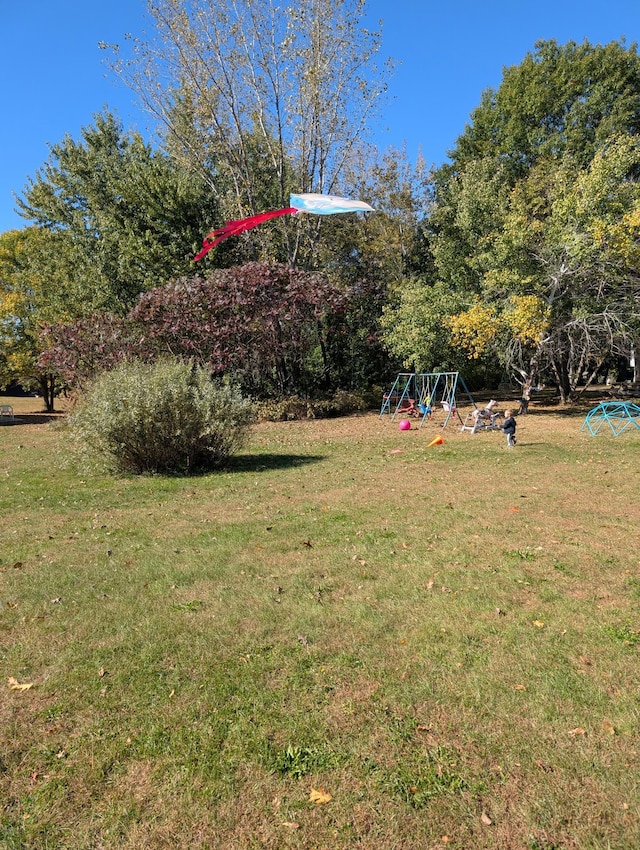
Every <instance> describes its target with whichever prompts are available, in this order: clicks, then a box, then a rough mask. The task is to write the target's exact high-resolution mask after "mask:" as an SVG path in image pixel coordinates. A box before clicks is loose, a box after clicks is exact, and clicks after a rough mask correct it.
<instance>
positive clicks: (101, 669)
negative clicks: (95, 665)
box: [98, 667, 107, 679]
mask: <svg viewBox="0 0 640 850" xmlns="http://www.w3.org/2000/svg"><path fill="white" fill-rule="evenodd" d="M106 675H107V671H106V670H105V669H104V667H101V668H100V669H99V670H98V676H100V678H101V679H102V678H104V676H106Z"/></svg>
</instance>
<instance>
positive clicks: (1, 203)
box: [0, 0, 640, 232]
mask: <svg viewBox="0 0 640 850" xmlns="http://www.w3.org/2000/svg"><path fill="white" fill-rule="evenodd" d="M368 8H369V14H370V17H371V19H372V20H373V21H377V20H378V19H382V21H383V36H384V38H383V49H382V56H383V57H386V56H391V57H393V58H394V59H395V60H396V61H397V63H398V65H397V68H396V71H395V74H394V77H393V79H392V81H391V100H390V103H389V105H388V108H387V110H386V113H385V115H384V121H383V129H381V131H380V132H379V133H378V134H377V141H378V143H379V145H380V146H381V147H386V146H387V145H394V146H396V147H399V146H401V145H402V144H403V143H405V142H406V145H407V151H408V153H409V156H410V157H411V158H412V159H413V158H415V156H416V154H417V151H418V149H419V148H421V149H422V153H423V155H424V157H425V159H426V160H427V162H428V163H436V164H439V163H441V162H442V161H443V160H444V159H445V158H446V153H447V150H448V149H450V148H451V147H452V146H453V145H454V143H455V141H456V138H457V137H458V136H459V135H460V133H461V132H462V131H463V129H464V127H465V124H466V123H467V121H468V118H469V113H470V112H471V110H472V109H473V108H474V107H475V106H477V105H478V103H479V100H480V94H481V92H482V91H483V89H485V88H487V87H488V86H492V87H497V86H498V85H499V83H500V80H501V77H502V69H503V68H504V67H505V66H509V65H515V64H519V63H520V62H521V60H522V59H523V57H524V55H525V53H526V52H527V51H529V50H532V49H533V46H534V43H535V42H536V41H537V40H539V39H550V38H555V39H556V40H557V41H558V42H560V43H565V42H567V41H569V40H573V41H578V42H581V41H583V40H584V39H585V38H586V39H588V40H589V41H591V42H592V43H600V44H604V43H607V42H609V41H612V40H614V39H620V38H622V37H625V38H626V40H627V43H628V44H631V43H634V42H636V41H639V42H640V0H535V2H531V0H526V2H525V0H485V2H483V3H482V2H478V0H458V2H457V3H444V2H443V0H369V2H368ZM145 9H146V3H145V0H55V2H46V3H45V2H44V0H29V2H28V3H27V4H19V3H16V2H15V0H0V115H1V116H2V132H0V232H2V231H4V230H8V229H11V228H14V227H18V228H19V227H24V226H25V225H26V224H27V222H25V221H24V219H22V218H20V217H19V216H18V215H17V213H15V212H14V206H15V201H14V197H13V194H14V193H17V194H21V192H22V190H23V188H24V186H25V184H26V181H27V178H28V177H30V176H33V175H35V172H36V170H37V169H38V168H40V167H41V166H42V164H43V163H44V162H45V161H46V159H47V157H48V155H49V149H48V144H51V143H55V142H59V141H61V140H62V138H63V137H64V136H65V134H67V133H69V134H70V135H71V136H72V137H73V138H76V139H77V138H79V135H80V128H81V127H83V126H86V125H88V124H91V123H92V122H93V116H94V115H95V114H96V113H97V112H100V111H101V110H102V109H103V108H104V107H105V106H108V107H109V108H111V109H113V110H115V111H117V113H118V115H119V116H120V118H121V119H122V121H123V123H124V125H125V127H126V128H127V129H134V128H135V129H138V130H140V131H141V132H143V133H144V132H145V130H146V128H147V125H148V121H147V117H146V116H145V115H144V114H141V113H140V112H138V111H137V110H136V105H135V97H134V95H133V94H132V93H131V92H130V91H129V90H128V89H126V88H124V87H123V86H121V85H120V84H118V83H117V81H115V80H114V79H113V77H112V75H111V74H110V72H109V71H108V69H107V68H106V67H105V66H104V65H103V60H104V58H105V56H104V53H103V52H102V51H100V50H99V49H98V42H99V41H106V42H122V40H123V35H124V34H125V33H127V32H131V33H133V34H134V35H139V34H140V33H141V31H142V30H143V29H144V26H145Z"/></svg>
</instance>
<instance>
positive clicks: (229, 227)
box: [193, 207, 298, 263]
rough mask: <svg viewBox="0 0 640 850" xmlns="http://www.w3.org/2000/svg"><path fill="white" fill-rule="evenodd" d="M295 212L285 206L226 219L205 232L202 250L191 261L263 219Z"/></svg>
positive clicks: (201, 256) (292, 208)
mask: <svg viewBox="0 0 640 850" xmlns="http://www.w3.org/2000/svg"><path fill="white" fill-rule="evenodd" d="M296 212H298V210H297V209H296V208H295V207H286V208H285V209H282V210H271V212H263V213H258V215H251V216H249V218H239V219H237V220H236V221H228V222H227V223H226V224H223V225H222V227H219V228H218V229H217V230H212V231H211V233H207V235H206V236H205V237H204V240H203V242H202V250H201V251H199V252H198V253H197V254H196V255H195V257H194V258H193V262H194V263H197V262H198V260H201V259H202V258H203V257H206V255H207V254H208V253H209V251H210V250H211V249H212V248H213V247H215V246H216V245H217V244H218V243H219V242H222V240H223V239H227V238H228V237H229V236H237V235H238V234H239V233H244V231H245V230H251V228H252V227H257V226H258V225H259V224H262V222H263V221H269V219H270V218H276V216H279V215H293V214H294V213H296Z"/></svg>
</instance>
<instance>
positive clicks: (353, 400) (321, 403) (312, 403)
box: [258, 390, 367, 422]
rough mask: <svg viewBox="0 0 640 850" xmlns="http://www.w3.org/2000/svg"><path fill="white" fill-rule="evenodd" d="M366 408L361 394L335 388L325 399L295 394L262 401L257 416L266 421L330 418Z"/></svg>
mask: <svg viewBox="0 0 640 850" xmlns="http://www.w3.org/2000/svg"><path fill="white" fill-rule="evenodd" d="M366 409H367V403H366V401H365V399H364V398H363V397H362V396H361V395H358V394H356V393H350V392H346V391H345V390H337V391H336V392H335V393H334V395H333V396H331V397H330V398H326V399H305V398H300V396H297V395H295V396H285V397H284V398H280V399H271V400H269V401H263V402H261V403H260V404H259V407H258V417H259V418H260V419H262V420H263V421H267V422H286V421H289V420H293V419H330V418H332V417H334V416H348V415H349V414H351V413H356V412H358V411H362V410H366Z"/></svg>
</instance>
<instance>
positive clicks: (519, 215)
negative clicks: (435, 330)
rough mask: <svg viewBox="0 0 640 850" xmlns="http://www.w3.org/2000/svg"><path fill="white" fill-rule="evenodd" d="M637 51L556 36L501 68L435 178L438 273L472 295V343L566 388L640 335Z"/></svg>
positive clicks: (467, 325)
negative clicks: (495, 85)
mask: <svg viewBox="0 0 640 850" xmlns="http://www.w3.org/2000/svg"><path fill="white" fill-rule="evenodd" d="M639 115H640V60H639V59H638V56H637V54H636V51H635V47H632V48H630V49H629V50H627V49H626V48H625V47H624V45H623V44H619V43H616V42H614V43H612V44H610V45H607V46H606V47H592V46H590V45H588V44H587V43H585V44H583V45H581V46H578V45H575V44H573V43H570V44H568V45H566V46H565V47H559V46H558V45H557V44H556V43H555V42H541V43H539V44H538V45H537V46H536V52H535V54H530V55H528V56H527V57H526V58H525V60H524V61H523V63H522V64H521V65H520V66H518V67H516V68H510V69H507V70H506V71H505V74H504V77H503V81H502V84H501V86H500V88H499V89H498V91H497V92H486V93H485V94H484V95H483V99H482V102H481V105H480V106H479V107H478V109H477V110H476V111H475V112H474V113H473V115H472V118H473V123H472V125H471V126H470V127H468V128H467V129H466V130H465V132H464V133H463V135H462V136H461V137H460V139H459V140H458V144H457V146H456V149H455V150H454V151H453V152H452V155H451V158H452V163H451V164H450V165H447V166H443V167H442V168H441V169H440V170H439V171H438V172H437V174H436V179H435V210H434V213H433V215H432V217H431V221H430V226H431V228H432V241H431V244H432V250H433V256H434V261H435V264H436V269H437V274H438V277H440V279H441V280H442V281H443V282H445V283H446V284H447V285H448V286H449V287H450V288H451V289H454V290H455V291H457V292H458V293H460V294H462V295H464V297H465V298H466V301H467V304H466V309H464V310H462V311H461V312H460V313H459V314H458V315H457V316H455V317H454V318H453V319H452V321H451V323H450V324H451V328H452V331H453V333H454V341H455V342H457V344H459V345H466V346H467V349H468V350H469V353H470V355H471V356H472V357H478V356H479V355H484V354H488V353H489V352H493V353H494V354H495V355H497V356H499V357H500V358H501V360H502V362H503V363H504V365H505V366H507V367H510V368H511V369H512V370H514V371H515V372H516V374H517V376H518V377H519V378H520V379H521V380H522V381H523V382H524V384H525V385H530V384H531V383H532V382H533V381H535V380H536V378H537V374H538V372H539V371H540V370H542V369H546V370H548V371H550V372H551V373H552V374H553V376H554V377H555V380H556V383H557V385H558V388H559V391H560V395H561V398H562V399H563V400H566V399H567V398H568V397H569V395H570V394H571V393H572V392H573V391H574V389H575V387H576V385H577V383H578V381H579V380H581V378H582V376H583V374H584V373H585V370H586V371H590V372H591V373H592V374H594V373H595V371H597V369H598V368H599V366H600V365H601V364H602V362H603V360H604V359H605V358H606V357H607V356H610V355H612V354H615V353H617V352H619V351H622V350H625V351H627V352H628V351H630V349H631V343H632V342H633V340H634V338H635V339H637V337H638V331H637V327H638V318H639V304H640V301H639V295H640V292H639V289H638V256H637V251H636V248H635V246H636V244H637V239H638V236H639V235H640V234H639V233H638V230H637V209H638V202H639V200H640V193H639V188H638V182H637V178H638V175H639V174H640V159H639V154H640V148H639V145H638V130H639V129H640V128H639V127H638V121H639V119H638V116H639Z"/></svg>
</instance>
